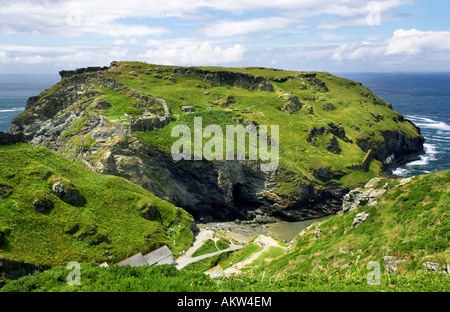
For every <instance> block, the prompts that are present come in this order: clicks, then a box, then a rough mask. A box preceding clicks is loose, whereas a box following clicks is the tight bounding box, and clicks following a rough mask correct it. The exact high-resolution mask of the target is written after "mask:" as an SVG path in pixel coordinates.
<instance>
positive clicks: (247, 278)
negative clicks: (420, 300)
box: [0, 171, 450, 292]
mask: <svg viewBox="0 0 450 312" xmlns="http://www.w3.org/2000/svg"><path fill="white" fill-rule="evenodd" d="M449 181H450V171H443V172H438V173H433V174H428V175H424V176H418V177H415V178H414V179H413V180H412V182H410V183H408V184H405V185H403V186H400V185H399V184H398V181H395V180H392V181H391V180H383V181H382V183H383V184H382V185H384V184H385V183H388V186H390V187H388V189H387V192H386V193H385V194H383V195H382V196H381V197H379V198H378V205H377V206H374V207H367V206H364V207H360V208H357V209H355V210H354V211H350V212H347V213H345V214H343V215H338V216H334V217H331V218H329V219H326V220H324V221H322V222H321V223H320V225H318V224H317V223H316V224H313V225H312V226H311V228H310V229H309V230H305V231H304V232H303V234H302V235H300V234H299V235H297V236H296V237H295V244H294V245H292V246H291V247H292V248H291V250H290V251H289V252H287V253H284V249H283V248H269V249H268V250H267V251H265V252H263V253H262V254H261V255H260V256H259V257H258V258H257V259H256V260H255V261H254V262H253V263H252V264H253V266H252V267H251V268H245V269H243V270H242V271H243V274H241V275H239V276H237V277H224V278H218V279H215V280H212V279H210V278H209V277H207V276H206V275H205V274H203V272H204V271H205V270H207V269H209V268H211V267H213V266H216V265H220V266H221V267H222V268H223V269H226V268H228V267H229V265H230V262H231V263H233V264H235V263H238V262H241V261H244V260H246V259H248V258H250V257H251V256H252V255H253V254H255V253H256V252H258V251H260V250H261V249H262V247H261V246H258V245H257V244H255V243H254V242H250V243H248V244H246V245H245V246H244V247H243V248H242V249H240V250H239V251H236V252H233V253H226V254H221V255H218V256H215V257H211V258H208V259H204V260H202V261H199V262H196V263H192V264H190V265H189V266H186V267H185V268H184V269H183V270H181V271H178V270H176V269H175V268H173V267H168V266H162V267H141V268H130V267H110V268H108V269H105V268H99V267H98V266H97V265H96V264H83V265H82V269H81V285H79V286H70V285H67V283H66V277H67V274H69V272H70V270H67V269H66V268H64V267H57V268H54V269H51V270H48V271H45V272H43V273H36V274H34V275H32V276H26V277H23V278H21V279H19V280H16V281H10V282H9V283H7V284H6V285H5V286H4V287H3V288H2V289H1V291H7V292H10V291H23V292H28V291H170V292H174V291H181V292H184V291H221V292H223V291H239V292H254V291H259V292H272V291H286V292H436V291H439V292H441V291H448V290H449V289H450V279H449V277H448V276H447V275H445V274H443V273H426V272H425V271H424V269H423V267H422V264H423V263H424V262H426V261H433V262H439V263H441V264H446V263H449V262H450V253H449V244H448V239H449V236H448V235H449V234H448V233H449V229H450V224H449V222H450V221H449V218H448V216H449V213H450V211H449V205H448V203H449V202H450V200H449V193H448V190H449ZM5 208H6V209H8V210H14V207H13V206H8V207H5ZM361 211H365V212H367V213H369V217H368V218H367V219H366V220H365V221H364V222H363V223H361V224H360V225H359V226H358V227H356V228H352V226H351V224H352V221H353V218H354V217H355V215H356V214H357V213H358V212H361ZM2 220H3V219H2ZM317 226H319V228H320V231H321V234H320V236H319V238H318V239H317V240H315V239H314V232H315V229H316V227H317ZM6 228H11V225H9V224H5V223H2V224H0V229H6ZM12 230H14V229H12ZM213 243H214V242H213V241H212V240H210V241H209V242H207V243H205V244H204V245H203V246H202V247H203V249H204V251H205V252H209V251H211V250H212V249H214V248H215V244H213ZM283 246H284V245H283ZM384 256H394V257H396V258H397V259H403V260H406V261H405V262H403V263H401V264H399V265H398V267H397V268H398V271H399V274H398V275H395V274H392V273H388V272H387V271H385V269H384V268H383V257H384ZM371 261H377V262H378V263H379V264H380V268H381V272H380V285H369V284H368V282H367V278H368V276H369V274H370V273H371V269H370V268H368V266H367V265H368V263H369V262H371Z"/></svg>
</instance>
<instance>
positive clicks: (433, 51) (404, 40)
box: [332, 29, 450, 70]
mask: <svg viewBox="0 0 450 312" xmlns="http://www.w3.org/2000/svg"><path fill="white" fill-rule="evenodd" d="M332 59H333V60H335V61H339V62H346V61H369V62H371V63H372V64H378V65H387V64H391V65H392V64H395V65H402V66H405V65H408V66H410V67H411V68H419V67H420V68H421V69H429V68H430V67H429V66H430V65H433V68H435V67H436V66H435V65H434V64H436V63H442V66H444V67H445V66H448V63H449V62H450V32H449V31H420V30H416V29H410V30H403V29H398V30H396V31H394V33H393V35H392V37H391V38H389V39H387V40H385V41H384V42H381V43H370V42H367V41H354V42H350V43H344V44H341V45H340V46H339V47H337V48H336V49H334V52H333V54H332ZM427 66H428V67H427ZM440 69H441V70H442V69H443V67H441V68H440Z"/></svg>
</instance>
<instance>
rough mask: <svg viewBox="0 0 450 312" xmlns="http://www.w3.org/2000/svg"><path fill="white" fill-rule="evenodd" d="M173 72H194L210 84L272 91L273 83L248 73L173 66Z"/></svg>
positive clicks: (178, 73) (180, 73) (181, 73)
mask: <svg viewBox="0 0 450 312" xmlns="http://www.w3.org/2000/svg"><path fill="white" fill-rule="evenodd" d="M173 71H174V73H175V74H177V75H183V74H186V73H195V74H197V75H199V76H200V77H202V78H203V79H204V81H206V82H208V83H209V84H211V85H212V86H218V85H221V84H227V85H230V86H236V87H239V88H244V89H247V90H250V91H255V90H259V91H269V92H273V91H274V88H273V85H272V84H271V83H270V82H269V81H268V80H267V79H266V78H264V77H260V76H259V77H255V76H253V75H250V74H243V73H236V72H229V71H209V70H203V69H198V68H194V67H188V68H182V67H177V68H174V70H173Z"/></svg>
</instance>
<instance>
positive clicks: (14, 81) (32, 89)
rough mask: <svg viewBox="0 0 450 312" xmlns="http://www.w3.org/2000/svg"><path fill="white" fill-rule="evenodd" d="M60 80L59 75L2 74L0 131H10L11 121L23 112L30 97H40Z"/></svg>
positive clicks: (0, 83) (0, 75)
mask: <svg viewBox="0 0 450 312" xmlns="http://www.w3.org/2000/svg"><path fill="white" fill-rule="evenodd" d="M59 80H60V77H59V75H5V74H0V131H9V129H10V128H11V120H13V119H14V118H15V117H16V116H17V115H19V114H20V113H22V112H23V110H24V108H25V105H26V104H27V100H28V98H29V97H30V96H34V95H38V94H39V93H41V92H42V91H44V90H46V89H48V88H50V87H51V86H53V85H54V84H55V83H57V82H58V81H59Z"/></svg>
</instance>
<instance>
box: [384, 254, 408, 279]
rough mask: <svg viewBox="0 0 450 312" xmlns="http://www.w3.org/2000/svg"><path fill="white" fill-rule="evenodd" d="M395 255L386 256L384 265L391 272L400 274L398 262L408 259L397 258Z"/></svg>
mask: <svg viewBox="0 0 450 312" xmlns="http://www.w3.org/2000/svg"><path fill="white" fill-rule="evenodd" d="M395 259H396V258H395V257H391V256H385V257H383V267H384V270H385V271H386V272H387V273H389V274H395V275H398V274H399V273H400V272H399V271H398V264H399V263H402V262H405V261H406V260H395Z"/></svg>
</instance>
